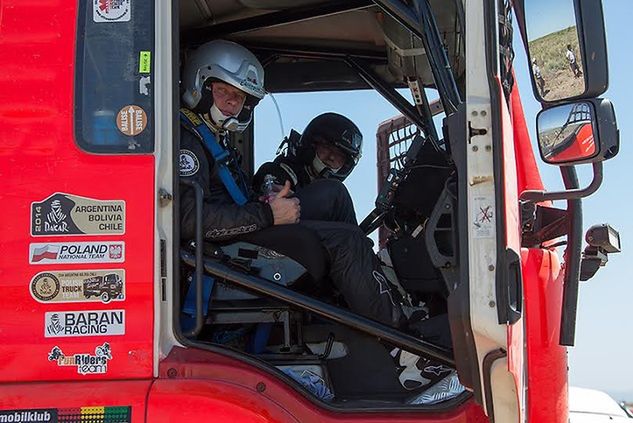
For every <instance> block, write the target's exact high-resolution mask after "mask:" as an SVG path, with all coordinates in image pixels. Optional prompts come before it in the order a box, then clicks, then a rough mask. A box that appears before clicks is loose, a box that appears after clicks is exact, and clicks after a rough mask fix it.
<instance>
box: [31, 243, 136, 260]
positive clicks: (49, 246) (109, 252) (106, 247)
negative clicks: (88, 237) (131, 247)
mask: <svg viewBox="0 0 633 423" xmlns="http://www.w3.org/2000/svg"><path fill="white" fill-rule="evenodd" d="M124 261H125V243H124V242H123V241H102V242H50V243H32V244H30V245H29V263H31V264H67V263H122V262H124Z"/></svg>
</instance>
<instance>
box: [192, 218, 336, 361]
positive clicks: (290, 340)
mask: <svg viewBox="0 0 633 423" xmlns="http://www.w3.org/2000/svg"><path fill="white" fill-rule="evenodd" d="M187 249H188V250H189V251H191V252H193V251H194V248H192V245H191V244H190V246H189V248H187ZM203 250H204V256H205V258H212V259H215V260H220V261H222V262H223V263H224V264H226V265H228V266H229V267H231V268H233V269H235V270H238V271H240V272H242V273H244V274H245V275H249V276H256V277H258V278H261V279H264V280H266V281H268V282H269V283H274V284H278V285H282V286H284V287H286V288H289V289H292V290H295V291H300V292H304V293H310V294H314V293H316V292H320V291H322V289H323V287H324V284H323V280H324V279H325V275H326V274H327V268H328V264H327V260H326V255H325V251H324V249H323V247H322V246H321V243H320V240H319V238H318V236H317V235H316V233H314V232H313V231H312V230H311V229H309V228H305V227H303V226H301V225H280V226H273V227H270V228H267V229H264V230H261V231H257V232H253V233H249V234H245V235H241V236H239V237H236V238H235V239H233V240H231V241H230V242H223V243H214V244H212V243H207V242H205V243H204V247H203ZM209 276H211V278H209ZM188 281H189V282H190V284H189V285H190V286H189V288H188V292H187V293H186V295H185V302H184V305H183V313H184V315H188V316H195V284H193V283H191V282H192V281H193V271H192V272H189V277H188ZM205 285H206V286H205ZM203 287H204V288H203V291H204V292H205V294H204V298H203V302H204V304H205V307H204V316H205V323H206V324H207V325H211V326H213V325H216V326H217V325H227V324H258V323H269V324H270V323H281V324H283V344H282V351H287V352H291V351H294V350H295V348H292V346H293V345H297V346H300V345H302V340H301V339H300V330H298V331H297V335H296V336H292V334H291V328H292V327H293V325H294V327H296V326H297V323H298V322H299V324H300V320H301V313H298V312H296V311H294V310H293V309H291V308H290V307H289V306H288V305H286V304H283V303H280V302H279V301H275V300H272V299H269V298H265V297H261V296H259V295H257V294H255V293H251V292H248V291H246V290H244V289H241V288H237V287H235V286H234V285H232V284H231V283H230V282H227V281H224V280H223V279H222V278H221V277H216V276H214V275H207V276H206V277H205V279H204V282H203ZM187 320H188V319H186V318H185V320H184V321H187ZM269 326H270V325H269ZM294 340H296V344H294ZM259 349H260V350H261V346H260V348H259Z"/></svg>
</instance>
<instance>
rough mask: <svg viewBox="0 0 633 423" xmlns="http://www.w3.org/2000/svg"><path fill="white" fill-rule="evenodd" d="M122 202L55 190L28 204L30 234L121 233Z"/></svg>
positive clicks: (123, 228) (123, 219)
mask: <svg viewBox="0 0 633 423" xmlns="http://www.w3.org/2000/svg"><path fill="white" fill-rule="evenodd" d="M124 233H125V201H123V200H96V199H94V198H87V197H80V196H77V195H72V194H66V193H63V192H56V193H54V194H53V195H51V196H49V197H48V198H46V199H44V200H42V201H35V202H33V203H31V235H33V236H55V235H64V236H65V235H106V234H108V235H122V234H124Z"/></svg>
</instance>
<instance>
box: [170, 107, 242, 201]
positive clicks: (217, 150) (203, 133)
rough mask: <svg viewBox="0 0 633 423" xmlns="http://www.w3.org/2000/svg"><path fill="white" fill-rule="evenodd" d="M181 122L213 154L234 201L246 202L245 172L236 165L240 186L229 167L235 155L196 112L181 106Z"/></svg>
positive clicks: (220, 174) (221, 178)
mask: <svg viewBox="0 0 633 423" xmlns="http://www.w3.org/2000/svg"><path fill="white" fill-rule="evenodd" d="M180 122H181V123H182V125H183V126H184V127H185V128H187V129H189V130H190V131H191V132H193V133H194V134H196V135H197V136H198V138H200V139H201V140H202V141H203V142H204V145H205V146H206V148H207V150H208V151H209V152H210V153H211V155H212V156H213V160H214V161H215V165H216V166H217V167H218V175H219V176H220V180H221V181H222V184H224V187H225V188H226V190H227V191H228V193H229V195H230V196H231V198H232V199H233V201H235V203H236V204H238V205H240V206H243V205H244V204H246V202H247V198H248V197H247V196H248V188H247V185H246V178H245V177H244V173H243V172H242V169H241V168H240V167H239V166H235V168H236V169H237V173H238V177H239V179H240V185H241V186H240V185H238V184H237V182H236V181H235V178H233V174H232V173H231V170H230V169H229V164H230V163H231V162H234V161H235V156H234V155H233V154H231V152H230V151H229V150H227V149H225V148H224V147H222V146H221V145H220V144H219V143H218V141H217V139H216V138H215V135H214V134H213V132H211V129H210V128H209V127H208V126H207V124H206V123H204V121H203V120H202V119H200V117H199V116H198V115H197V114H196V113H194V112H192V111H191V110H189V109H186V108H184V107H183V108H181V109H180Z"/></svg>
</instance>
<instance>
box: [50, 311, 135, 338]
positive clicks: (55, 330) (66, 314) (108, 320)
mask: <svg viewBox="0 0 633 423" xmlns="http://www.w3.org/2000/svg"><path fill="white" fill-rule="evenodd" d="M104 335H125V310H82V311H53V312H47V313H46V314H45V315H44V337H45V338H59V337H67V336H104Z"/></svg>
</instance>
